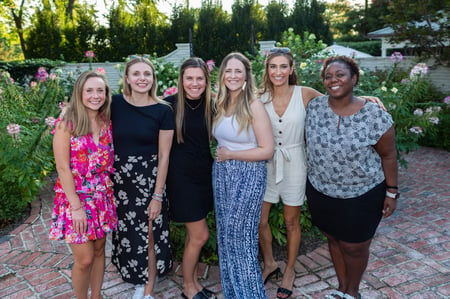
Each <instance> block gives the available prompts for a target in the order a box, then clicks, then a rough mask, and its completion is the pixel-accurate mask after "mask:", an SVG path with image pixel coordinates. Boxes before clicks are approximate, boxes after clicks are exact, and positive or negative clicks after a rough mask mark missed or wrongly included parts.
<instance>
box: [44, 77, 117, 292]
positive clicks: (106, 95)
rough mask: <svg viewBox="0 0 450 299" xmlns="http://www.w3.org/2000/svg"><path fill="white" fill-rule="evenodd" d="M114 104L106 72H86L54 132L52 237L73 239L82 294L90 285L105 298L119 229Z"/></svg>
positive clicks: (76, 276) (77, 288)
mask: <svg viewBox="0 0 450 299" xmlns="http://www.w3.org/2000/svg"><path fill="white" fill-rule="evenodd" d="M110 103H111V95H110V90H109V86H108V84H107V80H106V77H105V76H104V75H103V74H101V73H97V72H92V71H87V72H84V73H82V74H81V75H80V77H79V78H78V80H77V82H76V83H75V86H74V91H73V94H72V98H71V100H70V102H69V105H68V107H67V108H66V109H65V110H64V112H63V114H62V115H61V117H60V118H59V119H58V120H57V122H56V128H55V130H54V131H53V133H54V135H55V136H54V138H53V151H54V155H55V162H56V170H57V172H58V180H57V182H56V185H55V192H56V196H55V199H54V206H53V213H52V223H51V228H50V235H49V237H50V239H51V240H64V241H66V242H67V243H69V244H70V248H71V250H72V253H73V259H74V264H73V267H72V284H73V288H74V292H75V295H76V297H77V298H78V299H80V298H81V299H82V298H87V296H88V288H89V285H90V286H91V298H102V297H101V286H102V283H103V275H104V271H105V241H106V233H108V232H111V231H113V230H116V229H117V214H116V207H115V204H114V196H113V190H112V182H111V180H110V174H111V173H112V172H113V167H112V163H113V160H114V159H113V145H112V130H111V121H110Z"/></svg>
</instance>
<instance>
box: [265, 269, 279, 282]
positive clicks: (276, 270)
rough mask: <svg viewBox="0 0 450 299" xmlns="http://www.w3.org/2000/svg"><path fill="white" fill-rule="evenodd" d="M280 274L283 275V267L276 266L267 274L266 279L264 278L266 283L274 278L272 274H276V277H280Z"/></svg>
mask: <svg viewBox="0 0 450 299" xmlns="http://www.w3.org/2000/svg"><path fill="white" fill-rule="evenodd" d="M280 275H281V269H280V268H276V269H275V270H273V271H272V272H270V273H269V275H267V277H266V279H264V284H266V283H267V282H268V281H269V280H270V279H271V278H272V276H276V278H277V279H278V276H280Z"/></svg>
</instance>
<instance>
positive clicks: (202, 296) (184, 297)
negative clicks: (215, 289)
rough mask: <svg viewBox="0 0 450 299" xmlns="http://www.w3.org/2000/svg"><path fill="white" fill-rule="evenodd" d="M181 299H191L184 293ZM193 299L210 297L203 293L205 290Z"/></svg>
mask: <svg viewBox="0 0 450 299" xmlns="http://www.w3.org/2000/svg"><path fill="white" fill-rule="evenodd" d="M181 298H183V299H189V298H188V296H186V295H185V294H184V293H181ZM192 299H208V297H207V296H206V295H205V294H204V293H203V290H201V291H200V292H198V293H197V294H195V295H194V297H192Z"/></svg>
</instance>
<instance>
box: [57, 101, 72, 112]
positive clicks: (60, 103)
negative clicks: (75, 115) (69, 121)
mask: <svg viewBox="0 0 450 299" xmlns="http://www.w3.org/2000/svg"><path fill="white" fill-rule="evenodd" d="M58 105H59V109H61V110H64V108H66V107H67V106H68V105H69V103H66V102H59V104H58Z"/></svg>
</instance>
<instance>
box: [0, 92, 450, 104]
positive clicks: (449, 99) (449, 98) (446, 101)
mask: <svg viewBox="0 0 450 299" xmlns="http://www.w3.org/2000/svg"><path fill="white" fill-rule="evenodd" d="M0 94H1V93H0ZM444 104H447V105H449V106H450V96H446V97H445V98H444Z"/></svg>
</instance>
